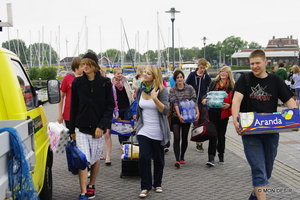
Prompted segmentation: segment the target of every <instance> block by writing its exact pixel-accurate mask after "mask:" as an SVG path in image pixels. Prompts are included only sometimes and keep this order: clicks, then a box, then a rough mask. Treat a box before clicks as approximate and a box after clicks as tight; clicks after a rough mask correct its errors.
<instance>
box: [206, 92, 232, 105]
mask: <svg viewBox="0 0 300 200" xmlns="http://www.w3.org/2000/svg"><path fill="white" fill-rule="evenodd" d="M227 96H228V94H227V93H226V92H225V91H210V92H208V93H207V97H206V98H207V102H206V104H207V106H208V107H209V108H221V107H222V106H223V104H224V98H225V97H227Z"/></svg>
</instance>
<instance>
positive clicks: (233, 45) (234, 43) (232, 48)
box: [217, 36, 248, 63]
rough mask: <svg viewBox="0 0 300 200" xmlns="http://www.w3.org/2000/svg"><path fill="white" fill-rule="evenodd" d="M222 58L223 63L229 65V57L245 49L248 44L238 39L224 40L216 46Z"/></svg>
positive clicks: (232, 37) (231, 37)
mask: <svg viewBox="0 0 300 200" xmlns="http://www.w3.org/2000/svg"><path fill="white" fill-rule="evenodd" d="M217 46H218V48H219V50H220V51H221V54H222V55H223V57H225V63H229V59H230V57H231V55H232V54H233V53H234V52H236V51H238V50H240V49H245V48H247V46H248V42H246V41H243V40H242V39H241V38H240V37H234V36H230V37H228V38H226V39H225V40H224V41H223V42H222V43H221V44H220V43H218V44H217Z"/></svg>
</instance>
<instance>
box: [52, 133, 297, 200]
mask: <svg viewBox="0 0 300 200" xmlns="http://www.w3.org/2000/svg"><path fill="white" fill-rule="evenodd" d="M112 138H113V153H112V166H105V165H104V161H101V169H100V174H99V175H98V180H97V185H96V188H97V191H96V199H103V200H106V199H107V200H108V199H139V198H138V194H139V192H140V182H139V178H138V177H124V178H122V179H121V178H120V167H121V165H120V159H119V157H120V156H119V148H118V143H117V137H116V136H112ZM230 144H231V143H230V142H228V143H227V145H230ZM204 147H205V150H207V142H206V143H205V145H204ZM225 155H226V156H225V165H219V164H216V166H215V167H213V168H208V167H206V165H205V163H206V161H207V152H205V153H199V152H197V151H196V150H195V144H194V143H192V142H190V143H189V147H188V150H187V153H186V161H187V164H186V165H183V166H182V168H180V169H175V167H174V166H173V163H174V154H173V151H172V148H170V152H168V153H167V155H166V165H165V170H164V178H163V189H164V192H163V193H162V194H158V193H155V192H151V194H150V196H149V197H148V198H147V199H199V200H201V199H219V200H227V199H236V200H241V199H247V198H248V196H249V193H250V190H251V177H250V170H249V167H248V164H247V163H246V161H245V160H244V159H243V158H241V157H240V156H238V155H237V154H236V153H234V151H230V150H227V151H226V154H225ZM53 185H54V188H53V199H55V200H56V199H68V200H69V199H76V198H77V196H78V194H79V183H78V177H77V176H74V175H72V174H71V173H70V172H68V171H67V164H66V159H65V155H64V154H61V155H55V159H54V166H53ZM270 188H272V189H287V190H292V189H291V188H289V187H288V186H286V185H285V184H283V183H281V182H280V181H278V180H276V179H275V178H272V179H271V185H270ZM269 197H270V199H300V194H299V193H297V192H296V191H294V190H292V191H291V192H290V191H287V192H270V193H269Z"/></svg>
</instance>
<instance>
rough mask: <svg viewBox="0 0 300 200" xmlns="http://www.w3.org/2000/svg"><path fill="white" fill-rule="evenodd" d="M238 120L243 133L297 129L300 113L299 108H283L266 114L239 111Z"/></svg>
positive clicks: (299, 122) (299, 124)
mask: <svg viewBox="0 0 300 200" xmlns="http://www.w3.org/2000/svg"><path fill="white" fill-rule="evenodd" d="M239 122H240V127H241V130H242V134H243V135H250V134H260V133H278V132H288V131H298V130H299V128H300V114H299V109H285V110H283V111H282V112H275V113H268V114H259V113H255V112H248V113H240V114H239Z"/></svg>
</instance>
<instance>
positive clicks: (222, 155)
mask: <svg viewBox="0 0 300 200" xmlns="http://www.w3.org/2000/svg"><path fill="white" fill-rule="evenodd" d="M218 156H219V164H221V165H224V154H219V155H218Z"/></svg>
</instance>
